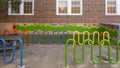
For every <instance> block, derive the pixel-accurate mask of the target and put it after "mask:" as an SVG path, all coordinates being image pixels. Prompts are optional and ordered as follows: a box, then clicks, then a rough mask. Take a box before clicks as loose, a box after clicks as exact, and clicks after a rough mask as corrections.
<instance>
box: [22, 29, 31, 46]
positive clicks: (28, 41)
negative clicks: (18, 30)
mask: <svg viewBox="0 0 120 68" xmlns="http://www.w3.org/2000/svg"><path fill="white" fill-rule="evenodd" d="M25 32H27V34H28V38H27V45H29V44H30V32H29V31H28V30H24V31H23V39H24V34H25Z"/></svg>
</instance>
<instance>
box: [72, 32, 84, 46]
mask: <svg viewBox="0 0 120 68" xmlns="http://www.w3.org/2000/svg"><path fill="white" fill-rule="evenodd" d="M76 33H77V34H78V44H79V45H83V43H80V32H79V31H74V32H73V39H75V34H76ZM83 42H84V39H83ZM73 47H74V46H73Z"/></svg>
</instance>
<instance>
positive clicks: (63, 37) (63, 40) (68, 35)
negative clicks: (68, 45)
mask: <svg viewBox="0 0 120 68" xmlns="http://www.w3.org/2000/svg"><path fill="white" fill-rule="evenodd" d="M65 33H67V39H69V38H70V33H69V32H68V31H63V34H62V43H65Z"/></svg>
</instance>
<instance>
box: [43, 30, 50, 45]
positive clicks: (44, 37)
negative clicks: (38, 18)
mask: <svg viewBox="0 0 120 68" xmlns="http://www.w3.org/2000/svg"><path fill="white" fill-rule="evenodd" d="M45 33H47V35H48V43H50V34H49V31H47V30H45V31H44V32H43V35H45ZM42 41H43V42H44V41H45V37H44V36H43V37H42Z"/></svg>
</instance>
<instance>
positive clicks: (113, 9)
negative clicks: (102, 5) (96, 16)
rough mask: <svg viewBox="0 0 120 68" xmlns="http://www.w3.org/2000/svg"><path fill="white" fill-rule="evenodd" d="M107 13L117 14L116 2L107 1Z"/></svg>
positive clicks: (113, 0) (112, 0)
mask: <svg viewBox="0 0 120 68" xmlns="http://www.w3.org/2000/svg"><path fill="white" fill-rule="evenodd" d="M107 13H108V14H115V13H116V0H107Z"/></svg>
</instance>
